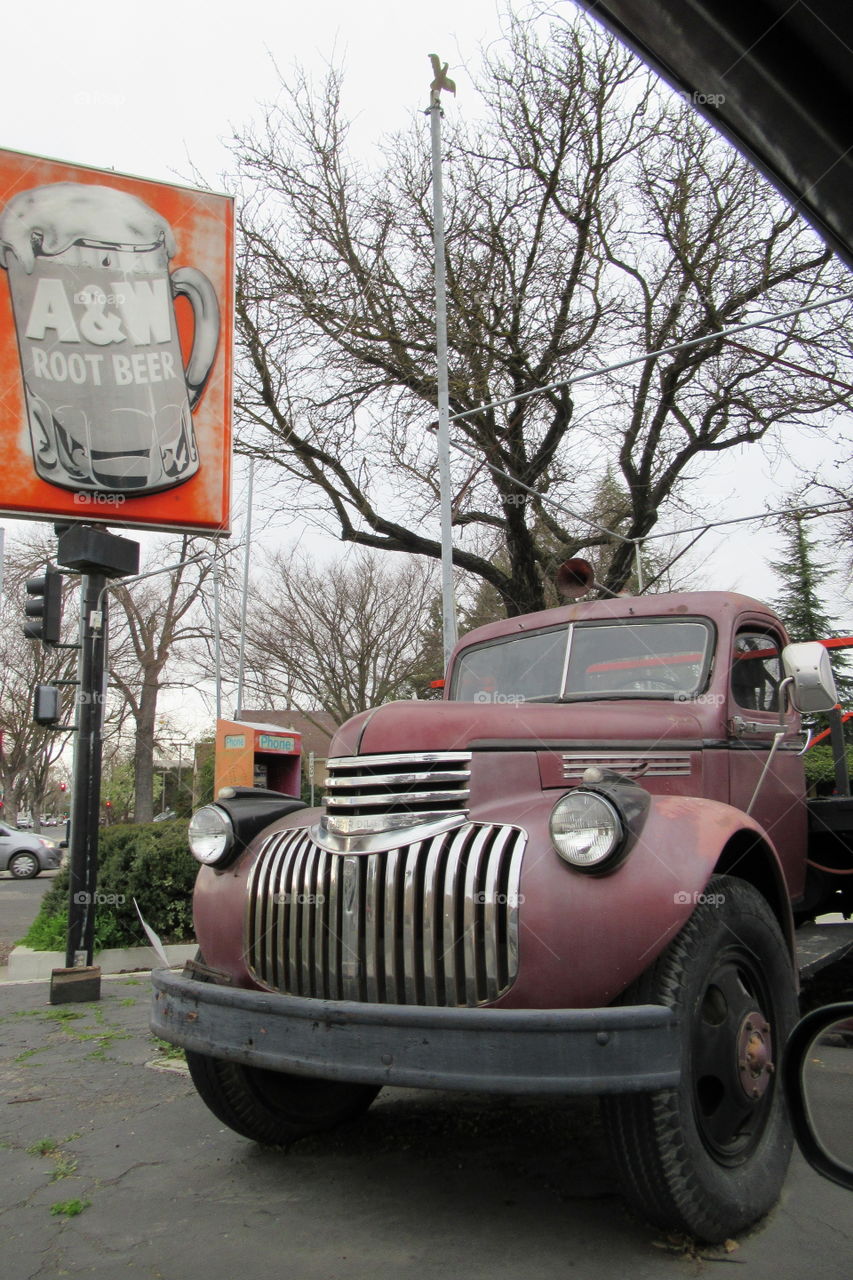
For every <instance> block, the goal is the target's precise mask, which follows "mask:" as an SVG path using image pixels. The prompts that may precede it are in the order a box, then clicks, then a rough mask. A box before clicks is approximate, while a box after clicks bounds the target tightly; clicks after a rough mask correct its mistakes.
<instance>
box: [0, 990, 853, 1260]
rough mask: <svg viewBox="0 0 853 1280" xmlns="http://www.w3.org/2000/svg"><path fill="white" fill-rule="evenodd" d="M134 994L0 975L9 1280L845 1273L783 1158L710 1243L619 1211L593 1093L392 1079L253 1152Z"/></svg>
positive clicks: (814, 1187)
mask: <svg viewBox="0 0 853 1280" xmlns="http://www.w3.org/2000/svg"><path fill="white" fill-rule="evenodd" d="M149 1002H150V983H149V980H148V978H147V976H146V975H144V974H137V975H132V976H131V975H122V976H117V977H115V978H104V979H103V981H102V999H101V1000H100V1001H99V1002H97V1003H93V1004H79V1005H58V1006H51V1005H50V1004H49V1003H48V984H47V983H44V982H33V983H6V984H4V985H2V986H0V1046H2V1048H0V1081H2V1093H0V1117H2V1121H0V1168H2V1171H3V1178H2V1184H0V1185H2V1194H0V1206H1V1207H0V1257H2V1259H3V1263H2V1275H3V1280H29V1278H30V1277H34V1276H36V1275H37V1276H38V1277H39V1278H40V1280H52V1278H53V1277H59V1276H71V1277H82V1276H85V1277H95V1278H96V1280H117V1278H118V1277H122V1280H123V1278H124V1277H129V1278H130V1280H143V1278H144V1280H226V1277H227V1280H233V1277H234V1276H235V1275H236V1276H244V1277H246V1280H255V1278H256V1277H258V1276H267V1275H269V1276H272V1277H276V1278H278V1277H287V1280H291V1277H292V1278H293V1280H303V1278H304V1280H343V1277H347V1278H350V1277H352V1278H353V1280H459V1278H460V1277H462V1276H465V1277H466V1280H468V1278H469V1277H470V1278H471V1280H518V1277H519V1276H522V1275H523V1276H525V1280H569V1278H570V1277H577V1278H578V1280H612V1277H613V1276H614V1275H617V1274H625V1275H630V1276H631V1278H632V1280H657V1278H658V1277H667V1278H669V1277H671V1278H673V1280H680V1278H681V1277H690V1276H696V1275H698V1274H701V1273H705V1274H710V1273H712V1272H714V1273H715V1272H716V1271H718V1270H720V1267H719V1266H714V1263H722V1264H723V1269H725V1270H726V1271H728V1269H729V1267H728V1265H726V1264H735V1265H741V1266H743V1265H744V1264H745V1265H746V1266H747V1267H748V1271H749V1275H750V1280H789V1278H790V1280H794V1278H796V1280H799V1277H802V1276H805V1275H810V1274H812V1273H813V1272H815V1271H818V1272H819V1274H820V1276H821V1280H849V1275H850V1252H851V1237H853V1196H851V1195H850V1193H848V1192H845V1191H843V1190H842V1189H841V1188H840V1187H836V1186H834V1185H833V1184H831V1183H829V1182H825V1181H823V1180H822V1179H820V1178H819V1177H818V1176H817V1175H816V1174H814V1173H812V1171H811V1170H810V1169H809V1168H808V1167H807V1166H806V1165H805V1163H804V1162H803V1161H802V1160H801V1159H800V1158H799V1156H797V1157H795V1160H794V1163H793V1165H792V1168H791V1173H790V1175H789V1178H788V1182H787V1185H786V1189H785V1193H784V1197H783V1200H782V1204H781V1206H780V1207H779V1208H778V1209H777V1210H776V1211H775V1212H774V1214H773V1215H772V1216H771V1218H770V1219H769V1220H768V1222H767V1223H766V1224H764V1225H763V1226H762V1227H761V1228H760V1229H759V1230H758V1231H756V1232H753V1233H752V1234H751V1235H750V1236H746V1237H743V1238H742V1239H740V1240H739V1241H737V1242H735V1245H734V1247H733V1248H732V1250H731V1252H729V1253H726V1252H725V1251H723V1250H699V1251H698V1252H697V1251H695V1250H693V1249H691V1248H690V1245H689V1242H688V1243H685V1242H684V1241H678V1240H667V1239H664V1238H662V1237H661V1233H659V1232H656V1231H654V1230H653V1229H651V1228H648V1227H646V1226H644V1225H643V1224H642V1223H639V1222H637V1221H635V1220H634V1219H633V1218H631V1217H630V1216H629V1215H628V1213H627V1211H626V1210H625V1208H624V1205H623V1203H622V1201H621V1199H620V1198H619V1196H618V1195H617V1194H616V1192H615V1188H614V1184H613V1178H612V1173H611V1170H610V1166H609V1158H608V1156H607V1154H606V1151H605V1149H604V1145H603V1140H602V1136H601V1133H600V1129H599V1127H598V1122H597V1116H596V1111H595V1108H594V1105H593V1104H591V1103H590V1102H588V1101H577V1100H574V1101H573V1100H568V1101H560V1100H557V1101H548V1102H537V1101H536V1100H529V1101H522V1102H518V1101H507V1100H503V1099H496V1098H482V1097H475V1096H472V1095H467V1094H466V1095H451V1094H431V1093H424V1092H420V1091H411V1090H400V1089H389V1090H384V1091H383V1093H382V1094H381V1095H380V1097H379V1099H378V1100H377V1102H376V1103H375V1104H374V1106H373V1107H372V1108H371V1110H370V1112H369V1113H368V1114H367V1116H365V1117H364V1118H363V1119H361V1120H359V1121H357V1122H355V1123H353V1124H351V1125H348V1126H346V1127H344V1128H342V1129H340V1130H338V1131H337V1132H335V1133H332V1134H325V1135H320V1136H318V1137H316V1138H309V1139H304V1140H303V1141H301V1142H299V1143H296V1144H294V1146H293V1147H291V1148H290V1149H289V1150H288V1151H269V1150H264V1149H262V1148H259V1147H257V1146H255V1145H254V1144H252V1143H249V1142H246V1141H244V1140H243V1139H241V1138H239V1137H238V1136H237V1135H236V1134H234V1133H232V1132H231V1131H230V1130H228V1129H225V1128H224V1127H223V1126H222V1125H220V1124H219V1122H218V1121H217V1120H216V1119H215V1118H214V1117H213V1116H212V1115H211V1114H210V1112H209V1111H208V1110H207V1109H206V1108H205V1107H204V1106H203V1104H202V1103H201V1102H200V1101H199V1100H198V1098H197V1097H196V1094H195V1090H194V1089H193V1087H192V1084H191V1082H190V1080H189V1079H188V1077H187V1075H186V1074H185V1073H184V1072H183V1071H182V1070H180V1069H178V1070H175V1069H174V1068H175V1067H176V1066H177V1065H178V1064H176V1063H175V1061H174V1059H173V1060H171V1062H170V1061H169V1059H167V1058H165V1056H164V1055H163V1054H161V1053H160V1052H158V1047H157V1045H156V1043H155V1042H154V1040H153V1039H152V1037H151V1036H150V1034H149V1032H148V1029H147V1023H148V1009H149ZM170 1068H171V1069H170ZM75 1210H76V1214H75ZM72 1215H73V1216H72ZM706 1259H707V1261H706Z"/></svg>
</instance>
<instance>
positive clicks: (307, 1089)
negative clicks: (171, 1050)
mask: <svg viewBox="0 0 853 1280" xmlns="http://www.w3.org/2000/svg"><path fill="white" fill-rule="evenodd" d="M187 1066H188V1067H189V1069H190V1075H191V1076H192V1081H193V1084H194V1085H195V1087H196V1089H197V1090H198V1092H199V1094H200V1096H201V1098H202V1099H203V1101H204V1102H205V1103H206V1104H207V1106H208V1107H209V1108H210V1110H211V1111H212V1112H213V1114H214V1115H215V1116H216V1117H217V1118H218V1119H219V1120H221V1121H222V1122H223V1124H227V1125H228V1127H229V1128H230V1129H233V1130H234V1132H235V1133H239V1134H241V1135H242V1137H244V1138H250V1139H251V1140H252V1141H253V1142H260V1143H262V1144H263V1145H264V1146H267V1147H281V1146H286V1145H287V1144H288V1143H290V1142H293V1141H294V1140H295V1139H296V1138H304V1137H305V1136H306V1135H307V1134H309V1133H319V1132H321V1131H322V1130H324V1129H333V1128H334V1127H335V1126H336V1125H339V1124H343V1123H344V1121H345V1120H352V1119H354V1118H355V1117H356V1116H359V1115H361V1114H362V1112H364V1111H366V1110H367V1109H368V1107H369V1106H370V1104H371V1102H373V1099H374V1098H375V1097H376V1095H377V1093H378V1092H379V1089H378V1088H377V1087H375V1086H374V1085H366V1084H349V1083H347V1082H346V1081H338V1080H318V1079H315V1078H314V1077H311V1076H294V1075H287V1074H285V1073H283V1072H280V1071H268V1070H266V1069H264V1068H261V1067H246V1066H243V1065H242V1063H239V1062H224V1061H223V1060H222V1059H220V1058H209V1057H207V1056H206V1055H205V1054H201V1053H195V1052H192V1051H191V1050H189V1049H188V1050H187Z"/></svg>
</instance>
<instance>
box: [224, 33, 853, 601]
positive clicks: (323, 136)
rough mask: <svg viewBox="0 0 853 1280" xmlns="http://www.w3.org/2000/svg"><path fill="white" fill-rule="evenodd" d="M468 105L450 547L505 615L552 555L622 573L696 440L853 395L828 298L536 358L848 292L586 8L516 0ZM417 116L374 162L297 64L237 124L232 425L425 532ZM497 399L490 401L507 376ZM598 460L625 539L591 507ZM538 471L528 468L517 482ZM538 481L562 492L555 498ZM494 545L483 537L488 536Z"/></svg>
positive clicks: (536, 585)
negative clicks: (358, 149) (540, 8)
mask: <svg viewBox="0 0 853 1280" xmlns="http://www.w3.org/2000/svg"><path fill="white" fill-rule="evenodd" d="M508 23H509V25H508V31H507V40H506V42H505V44H504V45H503V46H502V47H501V48H500V49H499V50H498V52H497V53H493V54H492V55H490V57H489V58H488V59H487V60H486V61H485V64H484V69H483V73H482V77H481V81H480V85H479V90H480V93H481V96H482V100H483V106H484V109H485V120H484V123H482V124H479V125H476V126H471V127H465V126H464V125H458V124H457V125H452V126H451V122H449V121H448V122H447V124H448V129H447V137H448V142H447V148H446V157H445V160H446V168H447V179H446V186H447V192H448V207H447V213H446V221H447V272H448V289H449V300H450V316H449V343H450V361H451V376H450V398H451V412H452V413H454V414H465V415H466V416H465V417H464V418H457V420H456V421H455V423H454V426H453V432H454V439H455V442H456V444H458V445H460V446H462V447H463V448H464V449H466V450H467V451H468V452H467V454H458V455H457V456H456V461H455V463H454V483H455V490H456V491H455V495H454V524H455V541H456V547H455V561H456V563H457V564H458V565H459V566H460V567H461V568H463V569H465V570H467V571H469V572H471V573H473V574H475V575H477V576H478V577H480V578H481V579H483V580H484V581H486V582H488V583H490V584H491V585H492V586H493V587H494V588H495V589H496V590H497V592H498V593H499V595H500V597H501V600H502V602H503V606H504V608H505V609H506V610H507V611H508V612H510V613H513V612H517V611H521V610H528V609H532V608H539V607H542V606H543V604H544V602H545V594H544V586H543V584H544V583H545V581H547V579H548V578H549V576H550V575H551V573H552V571H553V569H554V567H555V565H556V564H558V563H559V561H561V560H562V559H565V558H566V557H567V556H570V555H574V554H577V553H578V552H580V551H582V550H585V551H586V552H587V553H592V554H593V555H594V553H595V551H596V549H597V548H599V547H602V546H606V547H609V555H608V557H607V559H608V562H609V563H608V567H607V573H606V585H607V587H608V588H610V589H611V590H615V589H618V588H619V587H621V586H622V585H623V584H624V582H625V581H626V580H627V578H628V576H629V573H630V568H631V565H630V559H631V547H632V540H634V539H638V538H642V537H644V536H645V535H647V534H648V533H649V532H650V530H652V529H653V528H654V526H655V524H656V522H657V521H658V519H659V517H660V515H661V513H663V512H665V511H667V510H672V508H673V504H675V503H677V502H678V500H679V495H680V494H681V492H682V490H683V489H684V486H685V484H686V483H687V482H688V480H690V479H695V477H696V474H697V469H698V467H699V465H700V463H701V460H702V458H703V457H707V456H713V455H714V454H716V453H718V452H719V451H721V450H724V449H729V448H733V447H736V446H739V445H743V444H747V443H753V442H756V441H760V440H763V439H770V438H771V437H773V438H778V439H782V440H784V438H785V435H786V433H788V432H790V431H793V430H796V429H798V428H802V427H804V426H809V425H813V426H815V427H821V426H825V425H826V424H827V423H828V422H830V421H831V420H832V417H833V414H835V413H837V412H840V411H841V410H843V409H844V408H846V407H847V406H848V405H849V401H850V388H849V385H848V382H849V379H848V378H847V376H846V361H847V347H848V346H849V338H848V339H847V341H846V342H845V337H844V335H845V333H846V329H845V324H846V314H847V313H846V311H845V309H844V307H843V306H842V305H841V304H839V306H838V307H830V308H829V309H827V310H825V311H818V312H812V313H808V314H801V315H798V316H796V317H793V318H790V319H787V320H779V321H777V322H774V323H773V324H772V325H771V326H770V327H768V328H765V329H760V330H752V331H750V332H749V333H747V334H745V335H741V336H739V337H737V338H736V339H734V338H733V339H729V340H723V339H717V340H715V341H712V342H707V343H705V344H703V345H699V346H696V347H693V348H690V349H686V350H684V349H682V350H680V351H677V352H672V353H670V354H664V355H655V356H652V357H651V358H649V359H648V360H646V361H645V362H644V363H642V364H640V365H638V366H634V367H632V368H630V369H626V370H623V371H622V372H621V373H619V374H617V375H612V376H611V375H608V374H606V373H603V372H602V373H600V374H599V375H597V376H595V377H594V378H593V379H592V380H591V381H588V382H586V383H584V384H583V388H582V389H580V388H579V389H578V390H577V392H575V391H574V390H573V389H571V388H569V387H567V386H565V385H563V386H557V387H554V386H553V385H551V384H553V383H557V382H560V381H561V380H565V379H569V378H572V377H575V376H577V375H578V374H580V373H581V372H582V371H583V372H586V373H595V370H596V369H598V370H603V369H604V367H605V366H606V365H608V363H610V362H613V361H615V360H617V359H628V358H631V357H634V356H638V355H639V356H644V355H646V354H648V353H651V352H657V351H660V350H661V349H662V348H667V347H669V346H671V345H673V344H675V343H680V342H685V341H690V340H693V339H696V338H704V337H707V336H708V335H710V334H714V333H716V332H717V331H718V330H719V329H721V328H722V327H724V326H728V325H733V324H736V323H743V322H747V321H749V320H752V319H755V318H757V317H759V316H767V315H774V314H778V313H781V312H783V311H785V310H788V309H791V308H793V307H797V306H799V305H804V304H808V303H810V302H813V301H817V300H818V299H823V298H826V297H833V296H839V297H840V295H841V294H842V292H843V291H844V282H843V280H842V278H841V275H840V272H839V271H838V269H837V268H836V267H835V265H834V264H833V263H832V262H831V261H830V255H829V254H828V252H827V251H826V250H825V249H824V248H823V246H822V245H820V244H819V243H818V241H817V240H816V238H815V237H814V235H813V234H812V232H811V231H810V230H809V229H808V228H806V227H805V226H804V225H803V224H802V223H801V222H800V221H799V219H798V218H797V216H796V215H795V214H794V213H793V212H792V211H790V210H789V209H787V208H786V207H784V206H783V205H782V203H781V201H780V200H779V198H778V197H777V196H776V195H775V193H774V192H773V191H771V190H770V188H769V187H768V186H767V184H766V183H765V182H764V181H763V180H762V179H761V178H760V177H758V176H757V175H756V174H755V173H754V172H753V170H752V169H751V168H750V166H749V165H748V164H747V163H746V162H745V161H743V160H742V159H741V158H740V157H739V156H737V155H736V154H735V153H734V152H733V151H732V150H731V149H730V148H728V147H727V145H726V144H725V143H723V142H721V141H719V140H717V139H716V138H715V137H713V136H712V135H711V131H710V129H709V127H708V126H707V125H705V124H704V123H703V122H701V121H699V120H698V119H697V118H696V117H695V115H694V114H693V113H692V112H691V110H690V109H689V108H688V107H687V106H686V105H685V104H684V103H682V102H680V100H677V99H674V98H673V96H672V95H670V94H667V93H666V92H664V91H662V90H659V89H657V88H655V87H654V86H653V84H652V81H651V79H650V77H649V76H648V74H647V73H646V72H645V71H644V70H641V69H640V68H639V66H638V64H637V63H636V62H635V60H634V59H633V58H632V56H631V55H629V54H628V53H626V52H625V50H624V49H622V48H621V47H620V46H619V45H618V44H616V43H615V42H613V41H611V40H609V39H608V38H607V37H606V36H603V35H602V34H601V33H600V32H598V31H591V30H590V29H589V28H588V26H587V25H586V23H585V21H584V20H583V19H581V18H575V19H571V18H569V19H564V18H562V17H561V16H557V17H553V18H551V19H550V20H549V21H548V22H547V24H546V26H545V28H544V29H543V28H542V26H541V24H540V26H538V27H537V25H536V24H531V23H526V22H523V21H520V20H515V19H509V20H508ZM427 151H428V147H427V143H426V136H425V131H424V123H423V118H422V117H421V116H418V117H416V118H415V121H414V122H413V125H412V128H411V129H410V130H409V132H408V133H404V134H401V135H400V136H398V137H395V138H393V139H391V140H390V141H389V142H387V143H386V144H385V149H384V156H383V159H382V162H381V164H380V165H377V166H376V167H374V168H373V169H369V168H367V167H365V166H364V165H363V164H356V163H355V162H354V161H353V160H352V159H351V158H350V157H349V155H348V151H347V126H346V122H345V120H344V117H343V113H342V108H341V80H340V77H339V76H338V75H337V74H336V73H334V72H333V73H332V74H330V76H329V78H328V80H327V82H326V83H325V85H324V86H322V88H321V89H319V90H317V89H315V88H314V87H313V86H312V85H311V84H309V83H308V82H307V81H306V80H305V79H304V78H299V77H297V78H296V79H295V81H291V82H290V83H289V84H288V85H283V86H282V95H281V99H280V101H279V104H278V105H276V106H274V107H271V108H269V109H268V110H267V112H266V115H265V117H264V119H263V121H262V123H261V124H260V125H259V126H258V127H257V128H255V129H249V130H247V131H245V132H243V133H241V134H240V135H239V136H238V137H237V138H236V139H235V142H234V155H235V159H236V162H237V166H238V172H239V176H240V179H241V180H242V184H243V187H244V200H243V201H242V204H241V212H240V215H239V216H240V230H241V243H242V251H241V255H240V261H239V266H238V275H237V314H238V325H239V340H240V350H241V355H242V360H241V362H240V371H239V378H238V393H237V407H238V415H239V421H240V435H239V447H240V448H241V449H242V450H244V451H245V452H254V453H256V454H259V455H262V456H264V457H265V458H268V459H270V460H271V461H273V462H275V463H277V464H278V465H279V466H280V467H281V468H282V470H283V471H284V473H285V474H286V475H287V476H288V477H289V479H290V480H291V481H292V482H293V488H292V492H293V493H294V500H298V502H299V505H300V510H301V511H302V513H303V514H305V515H312V514H313V515H314V516H315V517H316V518H317V519H318V520H319V521H320V522H323V523H325V524H326V526H329V525H333V526H337V528H338V530H339V532H340V536H341V537H342V538H343V539H344V540H346V541H350V542H355V543H359V544H362V545H366V546H373V547H377V548H382V549H386V550H395V551H409V552H415V553H420V554H423V555H427V556H432V557H436V556H438V554H439V550H440V549H439V542H438V539H437V537H436V535H435V532H434V530H435V529H436V527H437V520H436V510H437V470H436V466H435V464H434V462H433V453H434V450H433V444H432V436H431V434H430V431H429V428H430V426H431V425H432V424H433V421H434V407H433V406H434V405H435V401H436V378H435V368H434V365H435V341H434V328H433V284H432V242H431V207H430V174H429V164H428V157H427ZM519 396H527V397H528V398H526V399H513V400H512V401H511V403H506V404H503V405H498V406H496V407H489V406H490V405H491V404H493V402H495V401H500V400H502V399H505V398H507V397H519ZM608 467H612V468H613V469H614V470H615V472H616V474H617V476H618V478H619V479H620V481H621V483H622V484H623V485H624V486H625V488H626V490H627V495H628V503H629V506H628V509H627V511H626V512H625V513H624V518H623V520H622V523H621V525H620V532H621V534H622V540H621V541H620V540H619V539H616V540H614V539H612V538H611V537H610V535H609V534H608V533H607V532H606V531H604V530H601V529H599V528H595V527H590V526H589V525H588V524H586V523H585V520H584V518H583V517H586V516H588V515H589V512H590V503H591V499H592V497H593V495H594V493H595V491H596V488H597V485H598V483H599V482H600V480H601V479H602V477H603V476H604V475H605V473H606V471H607V468H608ZM531 490H532V492H531ZM554 504H556V505H554ZM496 547H497V549H498V550H499V551H500V552H501V553H502V554H501V555H494V554H492V553H493V552H494V551H495V549H496Z"/></svg>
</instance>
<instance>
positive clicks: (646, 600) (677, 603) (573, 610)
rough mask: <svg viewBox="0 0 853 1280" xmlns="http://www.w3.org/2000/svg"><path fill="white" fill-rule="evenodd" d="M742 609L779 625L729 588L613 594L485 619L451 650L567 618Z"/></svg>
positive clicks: (729, 615)
mask: <svg viewBox="0 0 853 1280" xmlns="http://www.w3.org/2000/svg"><path fill="white" fill-rule="evenodd" d="M744 613H753V614H754V613H760V614H763V615H764V617H765V618H766V619H767V620H768V622H775V623H776V625H777V626H780V625H781V624H780V622H779V619H778V618H777V616H776V614H775V613H774V612H773V610H772V609H770V608H769V607H768V606H767V605H766V604H763V603H762V602H761V601H760V600H755V599H753V597H752V596H743V595H740V594H738V593H737V592H733V591H672V592H662V593H661V594H660V595H648V596H626V595H620V596H614V597H613V598H612V599H609V600H590V601H584V602H583V603H580V602H577V601H574V602H573V603H571V604H566V605H560V606H558V607H557V608H556V609H542V610H539V611H538V612H537V613H525V614H521V615H520V616H519V617H516V618H502V619H501V620H500V621H499V622H490V623H487V624H486V626H484V627H478V628H477V629H476V630H475V631H469V632H468V634H467V635H466V636H464V637H463V639H462V640H460V641H459V644H458V645H457V648H456V650H455V651H454V652H457V651H459V650H461V649H464V648H467V647H468V646H469V645H472V644H480V643H482V642H483V641H484V640H492V639H495V638H497V637H499V636H506V635H513V634H517V633H519V632H524V631H537V630H539V629H540V628H542V627H555V626H560V625H561V624H566V623H569V622H599V621H605V620H607V619H608V618H622V619H625V620H626V621H627V620H630V619H631V618H656V617H672V616H673V615H676V616H678V615H680V616H683V617H701V618H710V619H711V620H712V621H715V622H718V623H722V622H723V621H724V620H726V621H732V620H733V619H734V618H736V617H738V616H740V615H741V614H744Z"/></svg>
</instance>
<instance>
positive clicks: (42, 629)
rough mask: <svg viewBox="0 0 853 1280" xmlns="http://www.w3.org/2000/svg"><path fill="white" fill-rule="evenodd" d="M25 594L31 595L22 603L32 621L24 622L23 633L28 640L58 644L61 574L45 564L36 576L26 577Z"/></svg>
mask: <svg viewBox="0 0 853 1280" xmlns="http://www.w3.org/2000/svg"><path fill="white" fill-rule="evenodd" d="M26 587H27V595H28V596H32V599H31V600H28V601H27V602H26V604H25V605H24V613H25V614H26V616H27V617H28V618H32V622H25V623H24V635H25V636H26V637H27V639H28V640H42V641H43V642H44V643H45V644H59V637H60V632H61V629H62V574H61V573H60V571H59V570H58V569H54V568H53V566H52V565H46V566H45V571H44V573H43V574H42V575H41V576H40V577H38V578H27V583H26Z"/></svg>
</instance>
